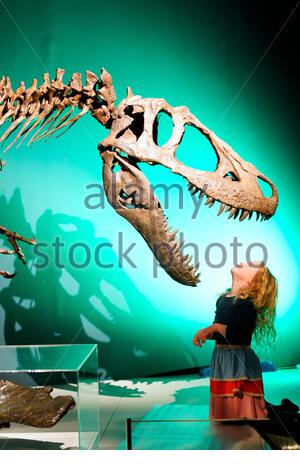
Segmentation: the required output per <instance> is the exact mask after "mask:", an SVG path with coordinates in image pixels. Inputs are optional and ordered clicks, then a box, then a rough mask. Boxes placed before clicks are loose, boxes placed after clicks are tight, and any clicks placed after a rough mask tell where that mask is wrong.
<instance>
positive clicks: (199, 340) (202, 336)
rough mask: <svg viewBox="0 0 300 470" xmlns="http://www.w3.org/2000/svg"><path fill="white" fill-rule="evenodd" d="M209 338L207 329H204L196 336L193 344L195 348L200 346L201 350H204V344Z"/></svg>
mask: <svg viewBox="0 0 300 470" xmlns="http://www.w3.org/2000/svg"><path fill="white" fill-rule="evenodd" d="M209 336H210V335H208V334H207V331H206V328H202V329H201V330H199V331H198V332H197V333H196V334H195V336H194V339H193V344H194V345H195V346H200V348H202V344H204V343H205V341H206V339H207V338H208V337H209Z"/></svg>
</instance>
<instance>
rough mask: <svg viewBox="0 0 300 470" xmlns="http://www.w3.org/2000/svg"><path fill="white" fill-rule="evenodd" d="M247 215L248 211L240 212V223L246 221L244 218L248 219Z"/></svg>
mask: <svg viewBox="0 0 300 470" xmlns="http://www.w3.org/2000/svg"><path fill="white" fill-rule="evenodd" d="M249 214H250V212H249V211H246V210H242V212H241V215H240V222H242V221H243V220H244V219H246V217H248V215H249Z"/></svg>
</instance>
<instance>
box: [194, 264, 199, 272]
mask: <svg viewBox="0 0 300 470" xmlns="http://www.w3.org/2000/svg"><path fill="white" fill-rule="evenodd" d="M199 266H200V263H199V262H198V263H196V264H195V266H194V272H196V271H198V268H199Z"/></svg>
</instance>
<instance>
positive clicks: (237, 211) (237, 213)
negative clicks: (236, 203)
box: [233, 209, 240, 219]
mask: <svg viewBox="0 0 300 470" xmlns="http://www.w3.org/2000/svg"><path fill="white" fill-rule="evenodd" d="M239 212H240V209H236V211H235V214H234V216H233V218H234V219H236V218H237V216H238V215H239Z"/></svg>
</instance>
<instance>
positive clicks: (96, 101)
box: [0, 68, 116, 152]
mask: <svg viewBox="0 0 300 470" xmlns="http://www.w3.org/2000/svg"><path fill="white" fill-rule="evenodd" d="M64 73H65V70H64V69H57V70H56V77H55V79H54V80H50V77H49V74H48V73H45V74H44V75H43V80H44V81H43V83H42V84H41V85H40V86H39V87H38V83H37V80H36V79H34V80H33V81H32V85H31V86H30V87H29V88H26V87H25V84H24V82H21V83H20V86H19V87H18V88H17V89H16V90H15V91H14V90H13V88H12V85H11V80H10V78H9V77H2V79H1V80H0V126H2V124H5V123H7V122H9V124H10V125H9V126H8V127H7V128H6V129H5V130H4V132H3V133H2V134H0V144H2V145H4V143H7V142H8V140H10V142H9V143H8V144H7V145H6V147H5V148H4V150H3V152H6V151H7V150H9V149H10V148H11V147H12V146H13V145H14V144H16V143H17V142H18V145H17V147H19V146H20V145H21V144H22V142H23V141H24V140H25V139H26V138H27V137H28V138H29V139H28V141H27V145H30V144H31V143H33V142H35V141H36V140H39V139H42V138H44V137H50V136H51V135H52V134H54V133H55V132H57V131H58V130H62V129H63V132H66V131H67V130H68V129H69V128H70V127H71V126H73V125H74V124H75V123H76V122H77V121H78V119H80V118H81V117H82V116H84V115H85V114H86V113H88V112H89V111H90V112H91V114H92V116H93V117H95V118H96V119H97V120H98V121H99V122H100V123H101V124H102V125H104V126H107V125H108V123H109V120H110V110H111V109H112V107H113V103H114V101H115V99H116V96H115V93H114V89H113V86H112V80H111V76H110V75H109V73H108V72H107V71H106V70H105V69H104V68H102V71H101V76H100V78H99V77H97V75H95V74H94V73H93V72H90V71H87V72H86V84H85V85H83V83H82V78H81V74H80V73H77V72H76V73H74V74H73V75H72V78H71V80H70V81H69V83H68V84H64V83H63V76H64ZM78 110H79V112H78ZM74 111H75V112H77V114H75V116H72V114H73V112H74ZM63 132H61V133H63ZM9 138H10V139H9Z"/></svg>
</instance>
